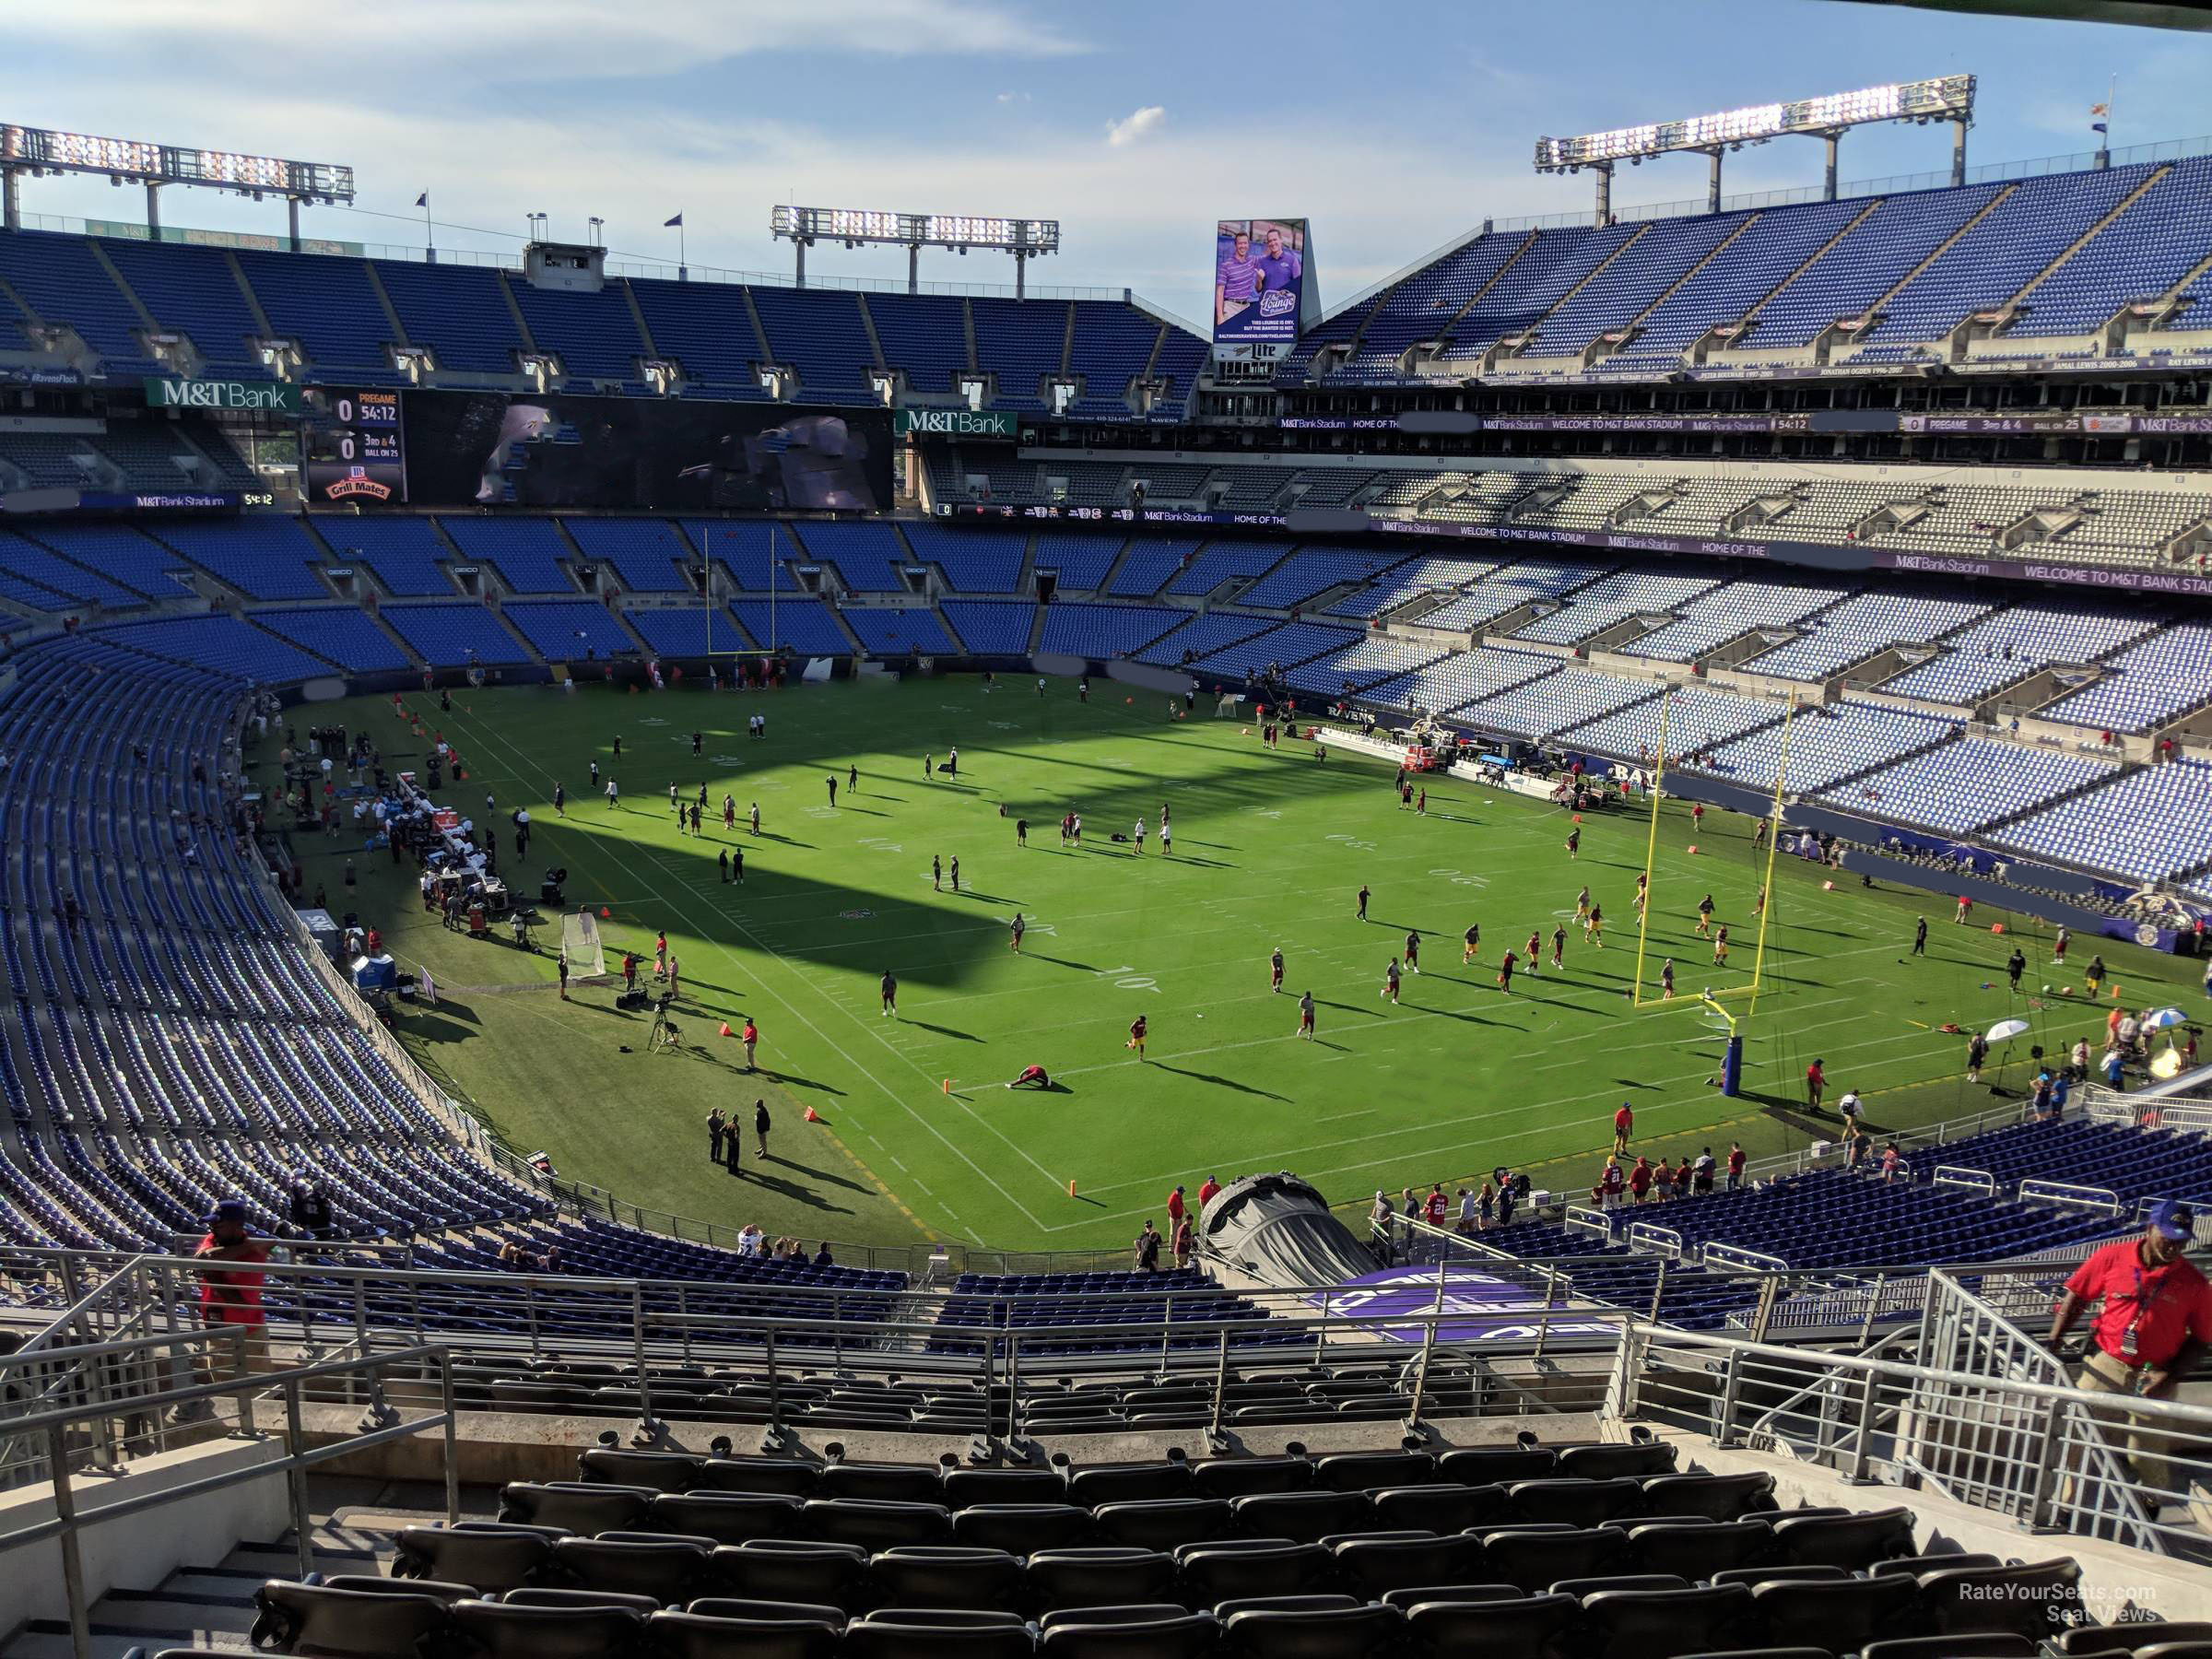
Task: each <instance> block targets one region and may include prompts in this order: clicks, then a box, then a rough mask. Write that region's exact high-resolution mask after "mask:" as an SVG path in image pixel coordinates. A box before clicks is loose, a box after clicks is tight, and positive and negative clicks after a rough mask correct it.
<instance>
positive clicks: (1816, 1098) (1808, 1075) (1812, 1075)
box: [1805, 1060, 1828, 1112]
mask: <svg viewBox="0 0 2212 1659" xmlns="http://www.w3.org/2000/svg"><path fill="white" fill-rule="evenodd" d="M1827 1088H1828V1074H1827V1073H1826V1072H1824V1071H1822V1070H1821V1069H1820V1062H1819V1061H1818V1060H1815V1061H1814V1062H1813V1063H1812V1064H1811V1065H1808V1066H1806V1068H1805V1103H1806V1108H1807V1109H1808V1110H1810V1111H1813V1112H1818V1111H1819V1110H1820V1096H1821V1094H1822V1093H1823V1092H1824V1091H1825V1090H1826V1089H1827Z"/></svg>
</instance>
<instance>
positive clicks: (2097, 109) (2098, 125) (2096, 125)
mask: <svg viewBox="0 0 2212 1659" xmlns="http://www.w3.org/2000/svg"><path fill="white" fill-rule="evenodd" d="M2089 113H2090V114H2092V115H2094V116H2095V117H2096V118H2097V119H2096V120H2094V121H2092V122H2090V123H2089V131H2090V132H2092V133H2101V132H2103V131H2105V130H2106V126H2107V123H2106V121H2105V117H2106V116H2108V115H2110V114H2111V113H2112V105H2111V104H2109V103H2093V104H2091V105H2090V106H2089Z"/></svg>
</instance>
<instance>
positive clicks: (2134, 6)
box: [1860, 0, 2212, 30]
mask: <svg viewBox="0 0 2212 1659" xmlns="http://www.w3.org/2000/svg"><path fill="white" fill-rule="evenodd" d="M1860 4H1862V5H1869V6H1916V7H1918V8H1919V9H1921V10H1923V11H1955V12H1979V13H1983V14H1985V15H1994V16H1999V17H2013V18H2050V19H2053V20H2055V21H2060V22H2068V23H2114V24H2121V25H2124V26H2125V27H2127V28H2131V29H2199V30H2212V0H2175V4H2172V5H2165V6H2154V5H2150V4H2148V3H2147V0H1860Z"/></svg>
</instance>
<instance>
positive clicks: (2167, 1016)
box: [2143, 1008, 2189, 1031]
mask: <svg viewBox="0 0 2212 1659" xmlns="http://www.w3.org/2000/svg"><path fill="white" fill-rule="evenodd" d="M2188 1018H2189V1016H2188V1015H2186V1014H2184V1013H2183V1012H2182V1011H2181V1010H2180V1009H2179V1008H2160V1009H2159V1011H2158V1012H2157V1013H2156V1014H2153V1015H2151V1016H2150V1017H2149V1018H2147V1019H2146V1020H2144V1022H2143V1029H2144V1030H2147V1031H2163V1030H2166V1029H2167V1028H2168V1027H2169V1026H2178V1025H2183V1024H2186V1023H2187V1021H2188Z"/></svg>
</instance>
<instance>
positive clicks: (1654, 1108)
mask: <svg viewBox="0 0 2212 1659" xmlns="http://www.w3.org/2000/svg"><path fill="white" fill-rule="evenodd" d="M1277 1041H1292V1039H1288V1038H1285V1039H1278V1040H1277ZM1916 1041H1921V1039H1919V1038H1917V1037H1913V1036H1911V1035H1900V1034H1895V1033H1893V1034H1891V1035H1890V1036H1888V1037H1877V1038H1870V1039H1868V1040H1867V1041H1865V1042H1856V1043H1845V1044H1841V1045H1833V1046H1831V1049H1830V1052H1831V1053H1838V1054H1849V1053H1858V1052H1860V1051H1861V1050H1864V1049H1874V1048H1883V1047H1887V1046H1888V1045H1889V1044H1891V1043H1896V1042H1916ZM1124 1064H1126V1065H1141V1064H1143V1062H1139V1061H1127V1062H1124ZM1063 1075H1066V1074H1063ZM1709 1075H1710V1066H1709V1065H1700V1066H1698V1067H1696V1068H1695V1069H1693V1070H1690V1071H1686V1072H1682V1073H1679V1074H1677V1075H1673V1076H1668V1077H1653V1078H1652V1079H1650V1080H1649V1082H1648V1083H1647V1084H1646V1087H1647V1088H1662V1087H1665V1086H1668V1085H1680V1084H1684V1083H1688V1082H1690V1081H1692V1080H1693V1079H1696V1078H1698V1077H1702V1076H1709ZM1942 1080H1943V1078H1942V1077H1934V1078H1931V1079H1928V1081H1930V1082H1941V1081H1942ZM1923 1086H1924V1085H1921V1084H1899V1085H1896V1086H1895V1087H1897V1088H1919V1087H1923ZM1588 1098H1589V1097H1588V1096H1587V1095H1586V1094H1577V1095H1562V1096H1559V1097H1558V1098H1556V1099H1553V1100H1533V1101H1528V1102H1526V1103H1524V1104H1523V1105H1519V1106H1512V1107H1506V1108H1503V1109H1501V1110H1500V1111H1497V1112H1477V1113H1475V1114H1474V1115H1472V1116H1467V1117H1462V1118H1458V1119H1455V1120H1444V1119H1430V1120H1428V1121H1426V1122H1423V1123H1419V1124H1402V1125H1400V1126H1399V1127H1398V1128H1395V1129H1387V1128H1386V1129H1381V1130H1375V1131H1371V1132H1369V1133H1367V1134H1364V1135H1353V1136H1347V1137H1344V1138H1341V1139H1337V1140H1329V1141H1315V1142H1312V1143H1311V1144H1309V1145H1306V1146H1302V1147H1288V1148H1285V1149H1283V1150H1280V1151H1268V1152H1264V1153H1261V1154H1259V1155H1258V1158H1259V1161H1260V1162H1262V1163H1265V1162H1267V1161H1269V1160H1272V1159H1285V1160H1288V1159H1293V1158H1298V1157H1302V1156H1303V1155H1305V1154H1306V1153H1309V1152H1327V1151H1332V1150H1334V1149H1335V1148H1337V1147H1351V1146H1361V1145H1367V1144H1371V1143H1372V1142H1373V1141H1374V1140H1376V1139H1377V1138H1382V1139H1391V1138H1394V1137H1395V1136H1397V1135H1413V1134H1418V1133H1420V1132H1422V1131H1424V1130H1431V1129H1439V1128H1442V1127H1445V1126H1446V1125H1447V1123H1452V1124H1482V1123H1493V1122H1495V1121H1497V1120H1498V1119H1500V1118H1512V1117H1520V1116H1524V1115H1525V1114H1527V1113H1530V1112H1542V1111H1544V1110H1546V1109H1547V1108H1549V1107H1554V1106H1571V1105H1575V1104H1577V1103H1579V1102H1581V1101H1583V1100H1586V1099H1588ZM1684 1104H1695V1102H1694V1101H1688V1102H1686V1101H1682V1100H1675V1101H1665V1100H1662V1101H1656V1102H1653V1104H1651V1105H1648V1106H1645V1107H1643V1108H1641V1112H1645V1113H1650V1112H1662V1111H1666V1110H1669V1109H1670V1108H1673V1107H1678V1106H1681V1105H1684ZM1556 1127H1557V1124H1538V1125H1536V1126H1535V1128H1531V1129H1526V1130H1522V1131H1518V1132H1516V1133H1513V1134H1509V1135H1503V1136H1500V1137H1498V1138H1500V1139H1502V1140H1518V1139H1522V1138H1524V1137H1525V1136H1527V1135H1537V1134H1544V1133H1548V1132H1549V1131H1550V1130H1552V1129H1555V1128H1556ZM1488 1144H1490V1142H1489V1140H1488V1139H1483V1140H1462V1141H1454V1142H1451V1143H1449V1144H1447V1145H1445V1146H1442V1147H1434V1148H1430V1149H1426V1150H1421V1151H1411V1152H1399V1153H1393V1154H1391V1155H1390V1156H1389V1157H1387V1158H1379V1159H1371V1160H1370V1161H1368V1162H1365V1163H1357V1164H1347V1165H1343V1166H1341V1167H1339V1168H1335V1169H1329V1170H1319V1171H1312V1173H1310V1174H1305V1175H1304V1179H1306V1180H1308V1181H1314V1182H1318V1181H1319V1180H1320V1179H1321V1178H1322V1177H1324V1176H1326V1175H1333V1174H1346V1173H1349V1172H1350V1171H1353V1170H1364V1169H1371V1168H1373V1167H1374V1166H1375V1165H1376V1164H1381V1163H1394V1162H1398V1161H1401V1160H1405V1159H1421V1158H1428V1157H1441V1155H1442V1154H1444V1153H1447V1152H1454V1151H1458V1150H1461V1149H1462V1148H1464V1147H1476V1146H1484V1145H1488ZM1285 1167H1288V1165H1287V1162H1286V1166H1285ZM1176 1173H1177V1171H1169V1172H1167V1173H1166V1174H1164V1175H1151V1176H1145V1177H1139V1178H1135V1179H1132V1180H1129V1181H1120V1182H1107V1183H1104V1184H1102V1185H1100V1186H1095V1187H1093V1188H1092V1189H1091V1191H1092V1192H1093V1193H1094V1194H1097V1193H1112V1192H1119V1191H1121V1190H1122V1189H1123V1188H1124V1187H1149V1186H1152V1185H1154V1184H1156V1183H1157V1182H1161V1181H1172V1180H1174V1179H1175V1176H1176ZM1301 1173H1302V1171H1301ZM1127 1214H1128V1215H1132V1216H1134V1215H1140V1214H1142V1212H1141V1211H1136V1210H1132V1211H1129V1212H1127ZM1091 1219H1092V1220H1094V1221H1096V1220H1115V1219H1121V1217H1112V1216H1108V1217H1093V1218H1091ZM1083 1225H1084V1223H1083V1222H1081V1221H1071V1222H1066V1223H1064V1224H1062V1225H1061V1226H1058V1227H1050V1228H1047V1229H1046V1231H1048V1232H1064V1231H1066V1230H1068V1229H1069V1228H1073V1227H1080V1226H1083Z"/></svg>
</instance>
